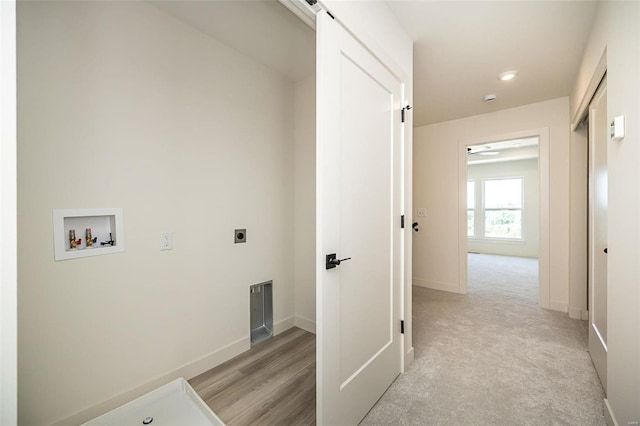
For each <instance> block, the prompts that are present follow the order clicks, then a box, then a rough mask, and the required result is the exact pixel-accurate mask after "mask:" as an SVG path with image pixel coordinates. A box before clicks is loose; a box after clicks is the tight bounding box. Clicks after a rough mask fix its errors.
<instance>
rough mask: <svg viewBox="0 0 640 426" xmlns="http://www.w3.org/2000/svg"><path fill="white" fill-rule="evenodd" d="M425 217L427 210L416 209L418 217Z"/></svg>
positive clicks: (422, 208)
mask: <svg viewBox="0 0 640 426" xmlns="http://www.w3.org/2000/svg"><path fill="white" fill-rule="evenodd" d="M426 216H427V209H426V208H424V207H421V208H419V209H418V217H426Z"/></svg>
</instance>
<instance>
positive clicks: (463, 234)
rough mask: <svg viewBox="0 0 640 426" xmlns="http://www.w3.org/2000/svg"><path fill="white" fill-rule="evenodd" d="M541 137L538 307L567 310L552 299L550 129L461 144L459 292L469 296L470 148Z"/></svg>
mask: <svg viewBox="0 0 640 426" xmlns="http://www.w3.org/2000/svg"><path fill="white" fill-rule="evenodd" d="M528 137H537V138H538V184H539V209H538V235H539V236H538V240H539V245H538V304H539V305H540V307H541V308H545V309H555V310H564V308H565V306H564V304H560V303H554V302H553V301H552V300H551V287H550V250H551V248H550V245H549V240H550V239H549V224H550V222H549V128H548V127H541V128H538V129H530V130H523V131H519V132H513V133H503V134H499V135H492V136H484V137H480V138H473V139H461V140H459V141H458V277H459V281H458V292H459V293H461V294H467V290H468V289H467V147H468V146H471V145H480V144H487V143H492V142H499V141H506V140H511V139H522V138H528Z"/></svg>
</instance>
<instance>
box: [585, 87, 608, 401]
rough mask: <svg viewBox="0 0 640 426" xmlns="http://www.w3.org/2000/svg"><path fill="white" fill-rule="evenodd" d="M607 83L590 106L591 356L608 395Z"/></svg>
mask: <svg viewBox="0 0 640 426" xmlns="http://www.w3.org/2000/svg"><path fill="white" fill-rule="evenodd" d="M607 130H608V126H607V80H606V77H605V79H604V80H603V81H602V83H600V87H599V88H598V91H597V92H596V94H595V96H594V97H593V101H591V105H590V106H589V353H590V354H591V359H592V360H593V365H594V366H595V367H596V371H597V372H598V376H600V382H602V387H603V388H604V390H605V393H606V391H607V251H608V248H607V208H608V196H607V186H608V179H607V176H608V173H607V145H608V144H607V141H608V136H607Z"/></svg>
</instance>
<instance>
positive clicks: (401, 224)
mask: <svg viewBox="0 0 640 426" xmlns="http://www.w3.org/2000/svg"><path fill="white" fill-rule="evenodd" d="M400 228H402V229H404V215H402V216H400Z"/></svg>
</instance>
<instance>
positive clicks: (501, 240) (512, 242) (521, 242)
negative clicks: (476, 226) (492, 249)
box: [467, 237, 527, 246]
mask: <svg viewBox="0 0 640 426" xmlns="http://www.w3.org/2000/svg"><path fill="white" fill-rule="evenodd" d="M467 241H468V242H469V243H478V244H506V245H514V246H523V245H525V244H527V240H524V239H521V238H483V237H467Z"/></svg>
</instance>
